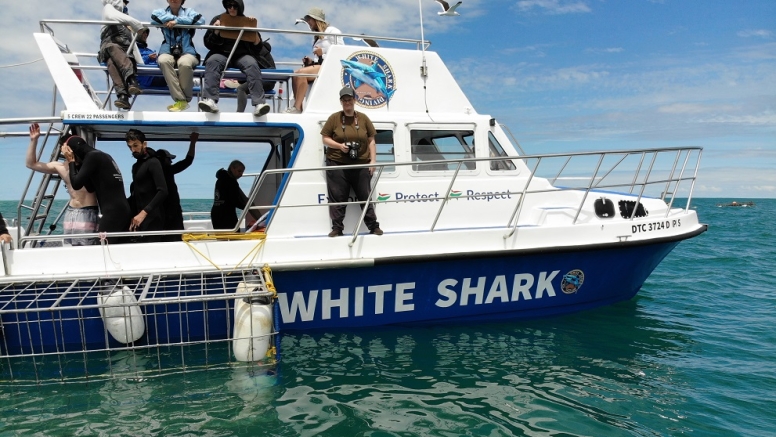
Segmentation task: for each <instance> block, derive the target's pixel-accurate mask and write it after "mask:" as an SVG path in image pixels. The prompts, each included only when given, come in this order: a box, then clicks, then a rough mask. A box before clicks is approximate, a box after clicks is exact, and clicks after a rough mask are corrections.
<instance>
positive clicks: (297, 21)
mask: <svg viewBox="0 0 776 437" xmlns="http://www.w3.org/2000/svg"><path fill="white" fill-rule="evenodd" d="M299 23H306V21H304V19H302V18H297V19H296V22H295V23H294V26H296V25H297V24H299Z"/></svg>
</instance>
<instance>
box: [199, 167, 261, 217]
mask: <svg viewBox="0 0 776 437" xmlns="http://www.w3.org/2000/svg"><path fill="white" fill-rule="evenodd" d="M243 173H245V164H243V163H242V162H240V161H238V160H234V161H232V162H231V163H230V164H229V169H228V170H224V169H223V168H222V169H219V170H218V171H217V172H216V189H215V192H214V194H213V207H212V208H211V209H210V222H211V223H212V224H213V229H234V227H235V226H237V212H236V211H235V208H238V209H245V208H246V207H248V196H246V195H245V193H243V190H242V189H240V184H238V183H237V179H240V178H241V177H242V175H243ZM250 213H251V215H253V216H254V217H255V218H256V219H258V218H259V216H258V215H257V214H255V213H254V212H253V211H251V212H250Z"/></svg>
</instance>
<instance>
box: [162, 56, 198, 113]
mask: <svg viewBox="0 0 776 437" xmlns="http://www.w3.org/2000/svg"><path fill="white" fill-rule="evenodd" d="M157 62H158V63H159V68H160V69H161V70H162V74H164V80H166V81H167V87H168V88H169V89H170V97H172V99H173V100H175V101H176V102H177V101H178V100H185V101H187V102H190V101H191V97H192V96H191V94H192V91H191V90H192V88H194V68H196V66H197V64H199V61H198V60H197V57H196V56H194V55H190V54H188V53H184V54H183V55H181V57H180V58H178V71H177V72H176V71H175V58H174V57H173V56H172V55H170V54H168V53H163V54H161V55H159V58H158V59H157Z"/></svg>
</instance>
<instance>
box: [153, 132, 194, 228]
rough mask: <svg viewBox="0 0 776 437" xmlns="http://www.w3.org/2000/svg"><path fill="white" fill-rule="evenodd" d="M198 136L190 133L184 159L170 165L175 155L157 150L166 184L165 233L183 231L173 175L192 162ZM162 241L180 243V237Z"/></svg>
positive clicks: (179, 204)
mask: <svg viewBox="0 0 776 437" xmlns="http://www.w3.org/2000/svg"><path fill="white" fill-rule="evenodd" d="M198 138H199V134H198V133H197V132H192V133H191V136H189V139H190V140H191V142H190V143H189V150H188V152H186V157H185V158H184V159H181V160H180V161H178V162H176V163H175V164H173V163H172V160H173V159H175V155H173V154H171V153H170V152H169V151H167V150H165V149H159V150H157V151H156V158H157V159H159V162H161V163H162V171H163V172H164V181H165V182H167V198H166V199H164V230H165V231H182V230H183V210H182V209H181V196H180V194H179V193H178V184H176V183H175V175H176V174H178V173H180V172H182V171H183V170H186V169H187V168H189V166H190V165H191V164H192V163H193V162H194V152H195V149H194V148H195V146H196V145H197V139H198ZM162 241H181V236H180V235H163V236H162Z"/></svg>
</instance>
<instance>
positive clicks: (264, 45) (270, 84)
mask: <svg viewBox="0 0 776 437" xmlns="http://www.w3.org/2000/svg"><path fill="white" fill-rule="evenodd" d="M253 57H254V58H256V62H258V64H259V68H261V69H262V70H274V69H275V68H276V67H275V58H273V57H272V46H271V45H270V44H269V39H267V40H265V41H262V42H261V44H259V45H257V46H256V47H255V48H254V49H253ZM263 82H264V92H267V91H272V90H273V89H275V82H276V81H274V80H264V81H263Z"/></svg>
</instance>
